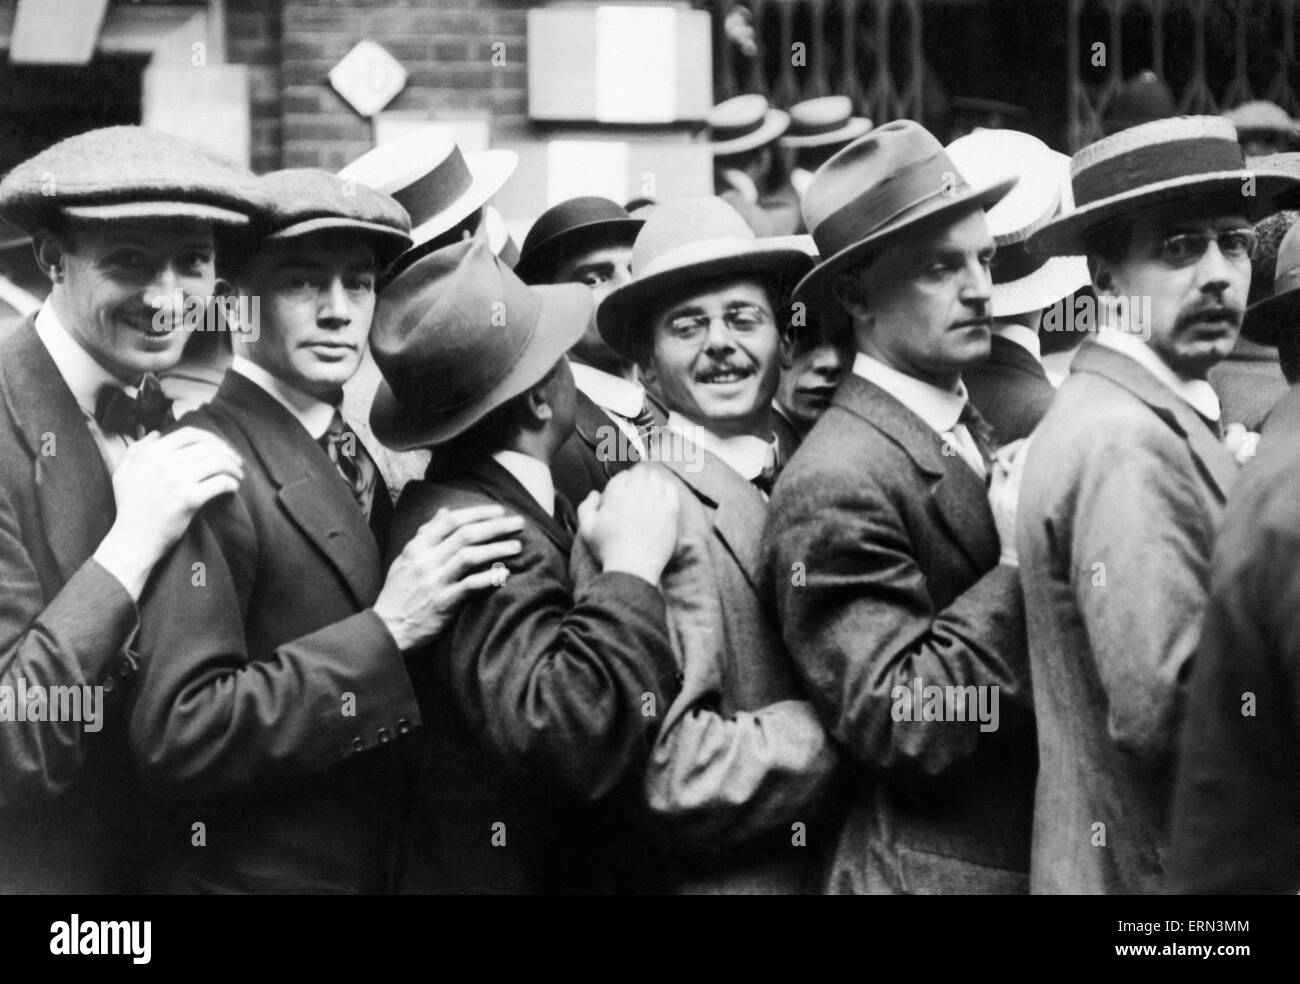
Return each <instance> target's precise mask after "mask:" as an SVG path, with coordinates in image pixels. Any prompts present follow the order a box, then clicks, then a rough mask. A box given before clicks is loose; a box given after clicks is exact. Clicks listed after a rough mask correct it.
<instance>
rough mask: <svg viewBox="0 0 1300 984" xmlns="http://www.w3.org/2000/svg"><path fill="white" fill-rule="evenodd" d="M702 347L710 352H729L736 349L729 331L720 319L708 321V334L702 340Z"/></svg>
mask: <svg viewBox="0 0 1300 984" xmlns="http://www.w3.org/2000/svg"><path fill="white" fill-rule="evenodd" d="M704 346H705V348H706V349H708V350H709V351H710V352H730V351H731V350H732V349H734V348H735V347H736V342H735V339H733V338H732V337H731V329H730V328H728V327H727V322H726V321H725V320H723V319H722V318H721V317H716V318H710V319H709V333H708V335H707V336H706V337H705V339H704Z"/></svg>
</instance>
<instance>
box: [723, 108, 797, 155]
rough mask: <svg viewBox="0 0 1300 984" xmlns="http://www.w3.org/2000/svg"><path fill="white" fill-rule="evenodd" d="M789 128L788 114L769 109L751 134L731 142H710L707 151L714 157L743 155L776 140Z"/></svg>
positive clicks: (780, 110)
mask: <svg viewBox="0 0 1300 984" xmlns="http://www.w3.org/2000/svg"><path fill="white" fill-rule="evenodd" d="M789 128H790V114H789V113H787V112H786V111H785V110H783V109H769V110H768V111H767V112H766V113H765V114H764V116H763V124H762V125H761V126H760V127H759V128H758V129H757V130H755V131H754V132H753V133H746V134H745V135H744V136H743V137H735V138H733V139H731V140H710V141H709V150H711V151H713V156H714V157H729V156H730V155H732V154H743V153H744V152H745V151H747V150H757V149H758V148H759V147H765V146H767V145H768V144H770V143H772V142H773V141H775V140H776V138H777V137H779V136H781V134H783V133H785V131H786V130H788V129H789Z"/></svg>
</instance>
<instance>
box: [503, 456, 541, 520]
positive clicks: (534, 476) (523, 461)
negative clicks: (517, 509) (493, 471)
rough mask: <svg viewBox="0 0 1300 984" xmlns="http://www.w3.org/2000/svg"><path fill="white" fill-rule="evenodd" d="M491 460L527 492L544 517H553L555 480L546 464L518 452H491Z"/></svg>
mask: <svg viewBox="0 0 1300 984" xmlns="http://www.w3.org/2000/svg"><path fill="white" fill-rule="evenodd" d="M492 460H493V461H495V462H496V463H497V464H498V465H500V466H501V467H502V468H504V469H505V470H506V471H508V472H509V473H510V474H511V475H513V476H514V479H515V481H517V482H518V483H519V484H520V485H522V486H523V487H524V488H525V489H527V490H528V494H529V495H531V496H532V497H533V498H534V499H536V500H537V504H538V505H539V506H541V507H542V509H543V511H544V512H545V513H546V515H548V516H554V515H555V480H554V479H553V478H552V477H551V469H550V468H549V467H548V466H547V464H546V462H544V461H541V460H539V459H537V458H534V457H532V455H527V454H522V453H520V452H518V451H493V452H492Z"/></svg>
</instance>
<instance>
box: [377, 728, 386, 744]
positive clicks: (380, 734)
mask: <svg viewBox="0 0 1300 984" xmlns="http://www.w3.org/2000/svg"><path fill="white" fill-rule="evenodd" d="M375 734H376V736H377V737H378V738H379V744H381V745H382V744H384V742H386V741H388V738H389V734H388V729H387V728H380V729H379V730H378V731H377V732H376V733H375Z"/></svg>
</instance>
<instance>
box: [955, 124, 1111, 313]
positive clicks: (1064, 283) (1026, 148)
mask: <svg viewBox="0 0 1300 984" xmlns="http://www.w3.org/2000/svg"><path fill="white" fill-rule="evenodd" d="M948 154H949V156H950V157H952V160H953V163H954V164H956V165H957V169H958V170H959V171H961V173H962V175H963V176H964V177H965V178H966V180H967V181H969V182H971V184H975V185H988V184H996V183H998V182H999V181H1002V180H1004V179H1006V178H1017V179H1018V180H1017V182H1016V186H1015V187H1014V188H1012V189H1011V190H1010V191H1009V192H1007V195H1006V197H1005V198H1003V199H1002V200H1001V201H1000V202H998V203H997V204H996V205H994V206H993V207H992V208H990V209H989V210H988V213H987V218H988V224H989V232H990V233H992V234H993V241H994V242H995V243H997V247H998V251H997V255H995V256H994V257H993V265H992V273H993V315H994V317H1009V316H1010V315H1013V314H1023V313H1024V312H1026V311H1039V310H1042V309H1043V308H1047V307H1051V306H1052V305H1053V304H1055V303H1056V302H1057V301H1059V300H1061V299H1062V298H1064V297H1068V296H1069V295H1070V294H1072V293H1074V292H1075V291H1076V290H1078V289H1079V288H1080V287H1083V286H1084V285H1086V284H1087V283H1088V282H1089V280H1090V277H1089V275H1088V263H1087V260H1085V259H1084V258H1083V257H1082V256H1053V257H1050V258H1044V257H1038V256H1033V255H1031V254H1030V253H1029V252H1028V250H1026V249H1025V241H1026V240H1027V239H1028V238H1029V237H1030V236H1031V235H1033V234H1034V233H1035V232H1037V231H1038V230H1039V229H1041V228H1042V227H1043V226H1044V225H1046V224H1047V223H1048V222H1049V221H1051V220H1052V219H1054V218H1055V217H1056V216H1057V215H1058V214H1059V213H1061V212H1062V211H1068V210H1069V209H1070V208H1072V207H1073V204H1074V200H1073V198H1072V197H1071V194H1070V158H1069V157H1067V156H1066V155H1065V154H1062V153H1058V152H1057V151H1055V150H1052V148H1050V147H1048V146H1047V144H1045V143H1043V142H1042V141H1041V140H1039V139H1038V138H1037V137H1034V136H1030V135H1029V134H1028V133H1021V132H1020V131H1018V130H976V131H975V132H974V133H968V134H967V135H966V136H964V137H960V138H958V139H957V140H954V141H953V142H952V143H950V144H949V145H948Z"/></svg>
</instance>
